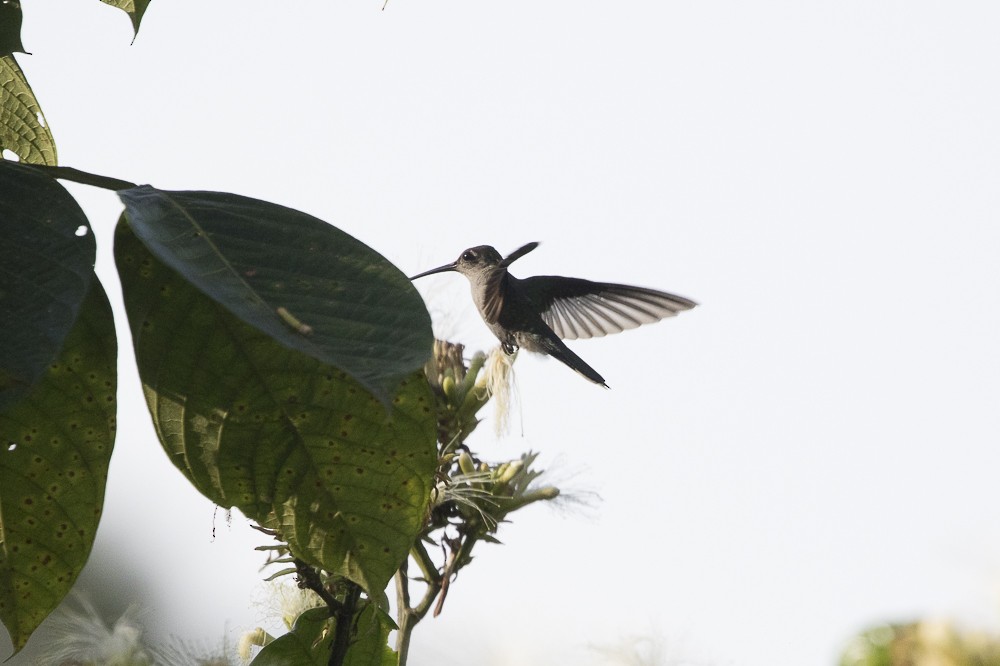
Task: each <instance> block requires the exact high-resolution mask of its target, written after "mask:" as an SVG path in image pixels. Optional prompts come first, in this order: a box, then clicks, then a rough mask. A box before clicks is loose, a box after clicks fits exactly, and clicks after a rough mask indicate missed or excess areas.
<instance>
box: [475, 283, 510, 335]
mask: <svg viewBox="0 0 1000 666" xmlns="http://www.w3.org/2000/svg"><path fill="white" fill-rule="evenodd" d="M508 279H509V278H508V276H507V271H494V272H493V273H492V274H491V275H490V276H489V278H488V282H487V283H486V289H485V290H484V292H485V294H486V298H485V300H484V302H483V310H482V312H481V313H480V314H482V315H483V319H485V320H486V323H487V324H495V323H497V320H498V319H500V312H501V311H502V310H503V299H504V296H505V295H506V294H507V280H508Z"/></svg>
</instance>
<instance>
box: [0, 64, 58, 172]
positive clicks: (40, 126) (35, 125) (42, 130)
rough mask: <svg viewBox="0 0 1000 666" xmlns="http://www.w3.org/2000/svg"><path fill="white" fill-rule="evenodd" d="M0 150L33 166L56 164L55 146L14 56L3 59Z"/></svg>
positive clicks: (1, 72)
mask: <svg viewBox="0 0 1000 666" xmlns="http://www.w3.org/2000/svg"><path fill="white" fill-rule="evenodd" d="M0 150H9V151H11V152H12V153H15V154H16V155H17V156H18V157H20V158H21V161H22V162H29V163H31V164H48V165H50V166H55V164H56V143H55V141H54V140H53V139H52V132H50V131H49V127H48V125H47V124H46V123H45V122H44V118H43V116H42V109H41V108H40V107H39V106H38V102H37V101H35V93H33V92H31V86H29V85H28V80H27V79H26V78H24V72H22V71H21V68H20V67H18V65H17V61H16V60H14V56H13V55H11V54H8V55H4V56H0Z"/></svg>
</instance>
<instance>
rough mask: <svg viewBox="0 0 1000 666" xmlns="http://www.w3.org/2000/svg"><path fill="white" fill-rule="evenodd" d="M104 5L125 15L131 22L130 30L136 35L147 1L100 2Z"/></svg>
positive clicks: (110, 0)
mask: <svg viewBox="0 0 1000 666" xmlns="http://www.w3.org/2000/svg"><path fill="white" fill-rule="evenodd" d="M101 2H103V3H104V4H106V5H111V6H112V7H117V8H118V9H120V10H122V11H123V12H125V13H126V14H128V17H129V19H131V21H132V30H133V31H134V32H135V33H137V34H138V32H139V23H141V22H142V15H143V14H145V13H146V8H147V7H148V6H149V0H101Z"/></svg>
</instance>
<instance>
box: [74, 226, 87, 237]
mask: <svg viewBox="0 0 1000 666" xmlns="http://www.w3.org/2000/svg"><path fill="white" fill-rule="evenodd" d="M87 231H88V229H87V225H86V224H81V225H80V226H78V227H77V228H76V231H75V232H73V233H75V234H76V235H77V236H81V237H82V236H86V235H87Z"/></svg>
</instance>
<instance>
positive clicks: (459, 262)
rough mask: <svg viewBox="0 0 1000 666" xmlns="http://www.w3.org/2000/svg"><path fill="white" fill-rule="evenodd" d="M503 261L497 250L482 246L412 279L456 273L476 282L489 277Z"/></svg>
mask: <svg viewBox="0 0 1000 666" xmlns="http://www.w3.org/2000/svg"><path fill="white" fill-rule="evenodd" d="M502 261H503V257H501V256H500V253H499V252H497V251H496V250H495V249H493V248H492V247H490V246H489V245H480V246H478V247H470V248H469V249H468V250H466V251H465V252H463V253H462V254H461V255H460V256H459V257H458V259H456V260H455V261H453V262H452V263H450V264H445V265H444V266H438V267H437V268H432V269H431V270H429V271H424V272H423V273H420V274H419V275H414V276H413V277H411V278H410V279H411V280H416V279H417V278H422V277H424V276H425V275H433V274H435V273H445V272H447V271H455V272H456V273H461V274H462V275H464V276H465V277H467V278H469V279H470V280H472V281H475V280H476V279H477V278H479V277H480V276H484V275H487V274H488V273H489V272H490V271H492V270H494V269H495V268H496V267H497V266H499V265H500V263H501V262H502Z"/></svg>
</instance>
